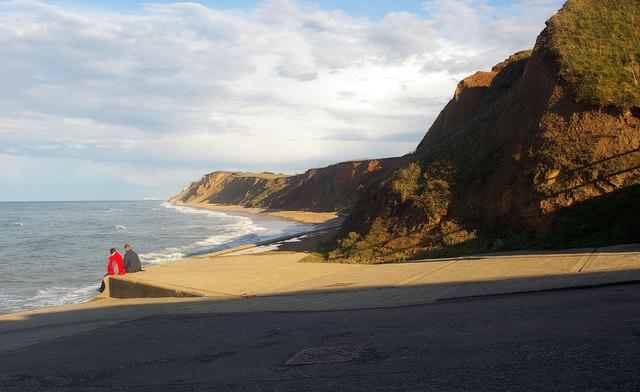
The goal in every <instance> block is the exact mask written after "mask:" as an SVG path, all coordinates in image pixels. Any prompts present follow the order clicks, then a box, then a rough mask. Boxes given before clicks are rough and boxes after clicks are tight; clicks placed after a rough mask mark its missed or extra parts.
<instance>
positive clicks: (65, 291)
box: [0, 200, 312, 313]
mask: <svg viewBox="0 0 640 392" xmlns="http://www.w3.org/2000/svg"><path fill="white" fill-rule="evenodd" d="M311 226H312V225H309V224H301V223H296V222H291V221H287V220H283V219H281V218H277V217H273V216H270V215H266V214H251V213H244V212H242V213H235V212H228V211H225V212H218V211H213V210H205V209H197V208H192V207H186V206H174V205H172V204H170V203H168V202H166V201H161V200H129V201H128V200H114V201H4V202H0V250H1V251H0V264H1V266H2V272H1V273H0V313H8V312H15V311H20V310H29V309H37V308H42V307H49V306H57V305H65V304H73V303H80V302H84V301H88V300H91V299H92V298H93V297H95V294H96V288H97V287H98V286H99V284H100V279H101V278H102V276H103V275H104V274H105V272H106V265H107V259H108V256H109V252H108V250H109V248H111V247H114V248H116V249H118V251H120V252H121V253H123V252H124V250H123V249H122V248H123V245H124V244H125V243H130V244H131V245H132V247H133V249H134V250H135V251H136V252H137V253H138V254H139V255H140V260H141V262H142V265H143V268H144V267H145V266H150V265H155V264H162V263H168V262H171V261H175V260H178V259H180V258H183V257H188V256H192V255H197V254H203V253H208V252H214V251H217V250H222V249H227V248H230V247H233V246H238V245H243V244H247V243H255V242H259V241H266V240H270V239H274V238H278V237H281V236H286V235H291V234H296V233H301V232H304V231H306V230H308V229H309V228H310V227H311Z"/></svg>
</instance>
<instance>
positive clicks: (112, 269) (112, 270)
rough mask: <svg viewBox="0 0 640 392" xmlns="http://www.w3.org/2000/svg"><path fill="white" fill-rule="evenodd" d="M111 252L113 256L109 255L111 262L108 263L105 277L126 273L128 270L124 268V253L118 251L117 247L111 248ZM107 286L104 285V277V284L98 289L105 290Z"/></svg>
mask: <svg viewBox="0 0 640 392" xmlns="http://www.w3.org/2000/svg"><path fill="white" fill-rule="evenodd" d="M109 253H110V254H111V256H109V262H108V263H107V273H106V274H105V277H106V276H107V275H124V274H126V273H127V272H126V271H125V269H124V259H123V258H122V255H121V254H120V253H118V251H117V250H116V248H111V249H109ZM104 288H105V285H104V278H103V279H102V284H100V288H99V289H98V292H100V293H101V292H103V291H104Z"/></svg>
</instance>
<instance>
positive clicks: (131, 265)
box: [124, 244, 142, 273]
mask: <svg viewBox="0 0 640 392" xmlns="http://www.w3.org/2000/svg"><path fill="white" fill-rule="evenodd" d="M124 252H125V253H124V270H125V271H127V273H131V272H139V271H142V265H141V264H140V258H139V257H138V254H137V253H136V252H134V251H133V249H131V245H129V244H124Z"/></svg>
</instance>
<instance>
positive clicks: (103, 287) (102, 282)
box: [98, 274, 108, 293]
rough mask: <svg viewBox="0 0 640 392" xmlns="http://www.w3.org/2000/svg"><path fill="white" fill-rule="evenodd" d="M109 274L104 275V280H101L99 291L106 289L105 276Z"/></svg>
mask: <svg viewBox="0 0 640 392" xmlns="http://www.w3.org/2000/svg"><path fill="white" fill-rule="evenodd" d="M107 275H108V274H104V276H103V277H102V281H101V282H100V288H99V289H98V292H99V293H101V292H103V291H104V289H105V286H104V278H106V277H107Z"/></svg>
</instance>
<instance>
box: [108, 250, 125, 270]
mask: <svg viewBox="0 0 640 392" xmlns="http://www.w3.org/2000/svg"><path fill="white" fill-rule="evenodd" d="M125 273H126V272H125V270H124V260H123V259H122V255H121V254H120V253H118V252H115V253H114V254H112V255H111V256H109V264H107V274H109V275H124V274H125Z"/></svg>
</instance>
